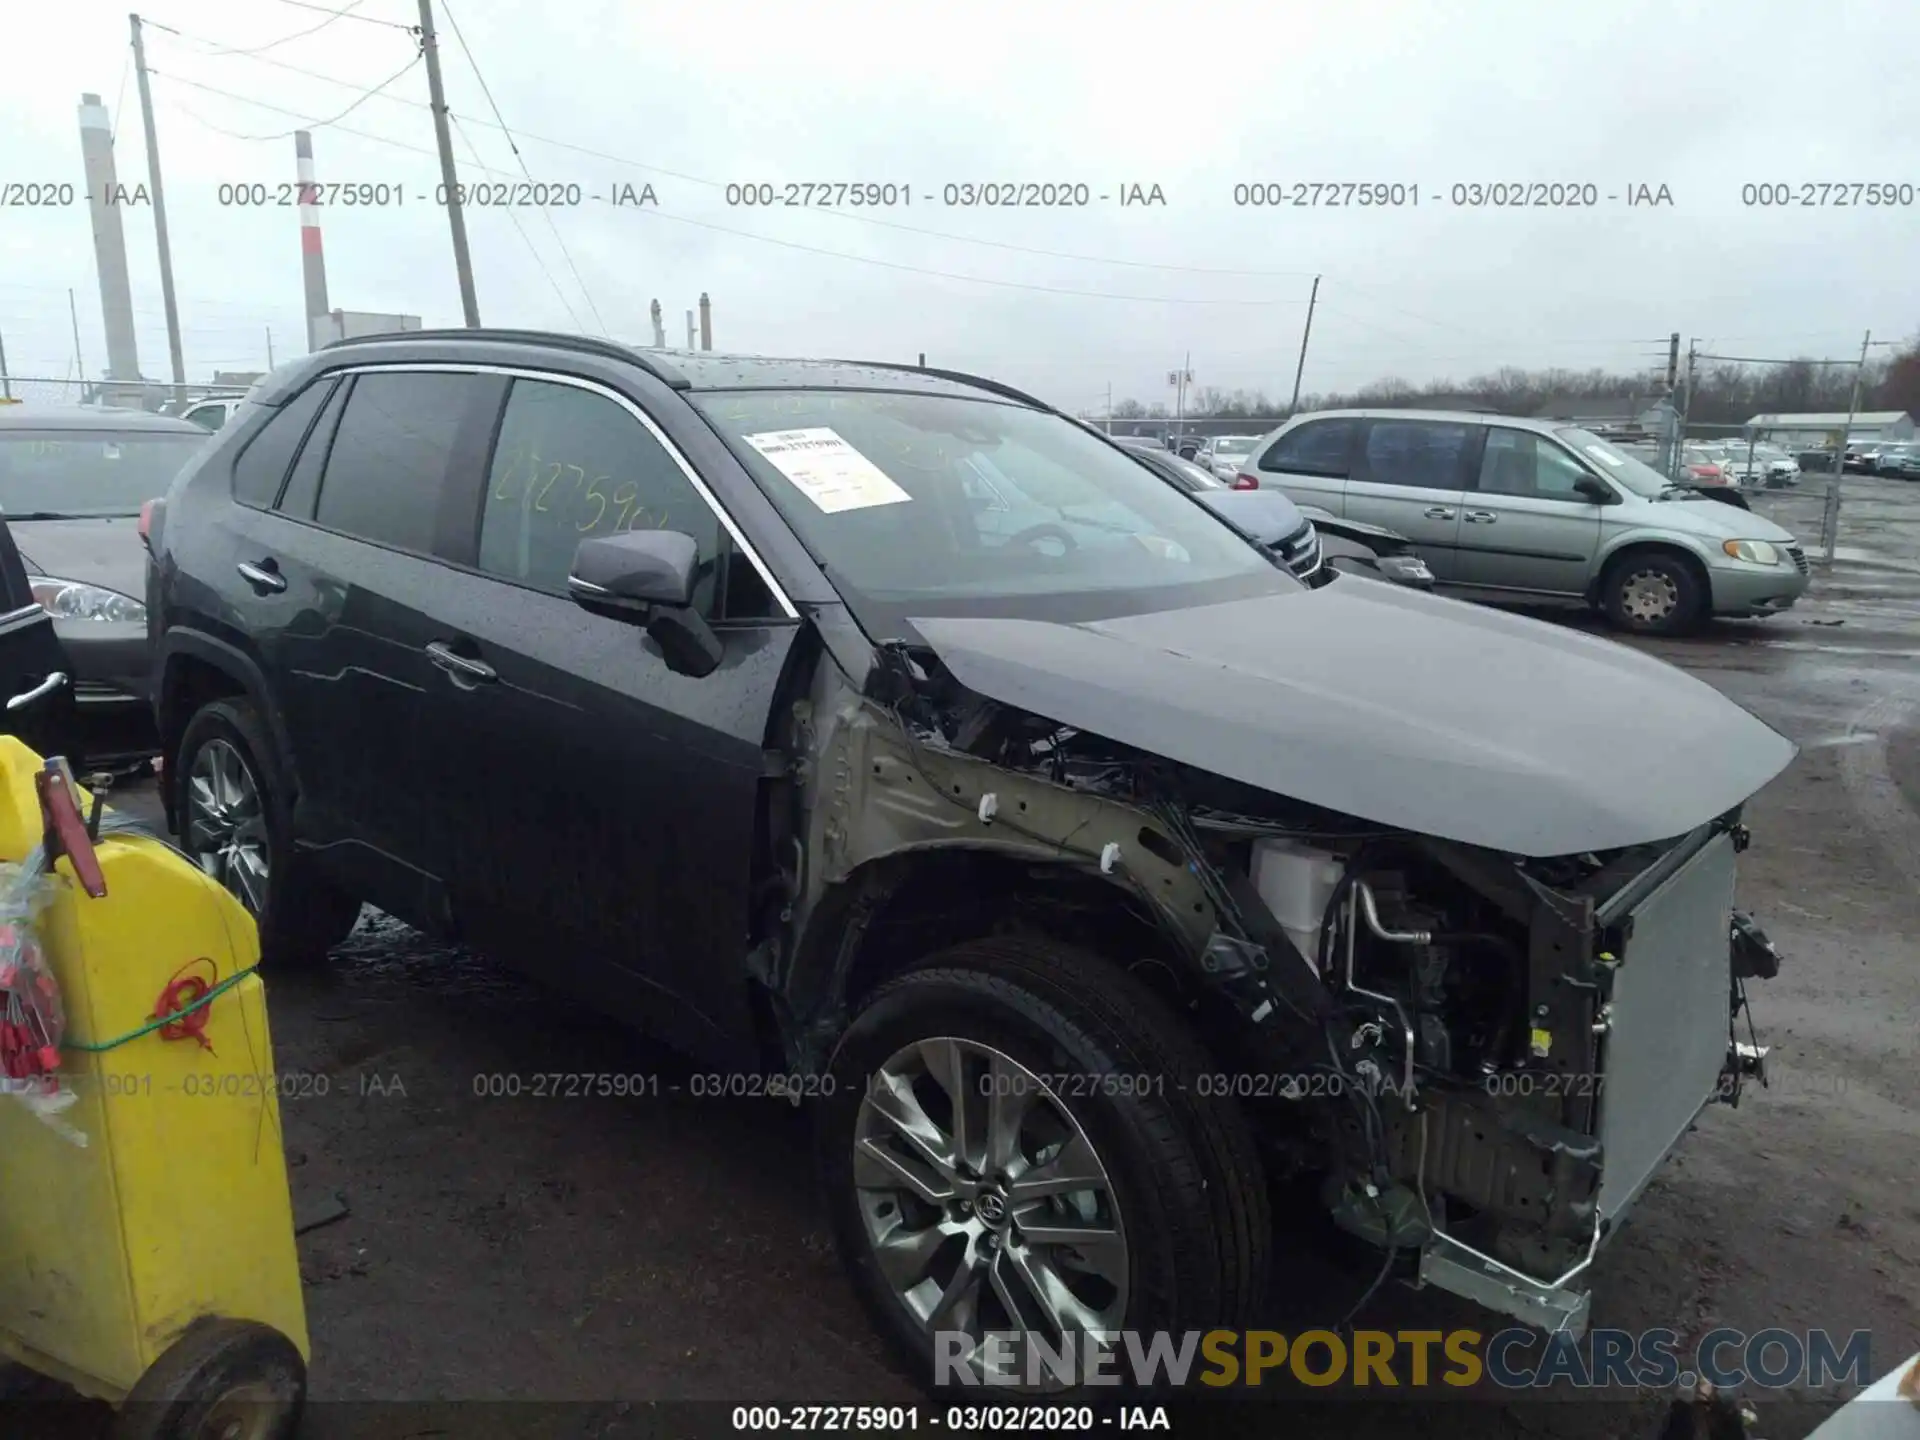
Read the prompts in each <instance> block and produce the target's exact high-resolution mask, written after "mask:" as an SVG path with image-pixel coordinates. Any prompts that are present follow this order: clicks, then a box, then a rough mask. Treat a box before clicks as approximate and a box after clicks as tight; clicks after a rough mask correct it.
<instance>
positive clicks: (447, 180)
mask: <svg viewBox="0 0 1920 1440" xmlns="http://www.w3.org/2000/svg"><path fill="white" fill-rule="evenodd" d="M420 53H421V54H422V55H424V56H425V57H426V61H427V98H428V99H429V100H430V101H432V103H433V138H434V140H435V141H436V142H437V143H438V144H439V146H440V183H441V190H442V194H443V195H444V196H445V198H446V206H447V227H448V228H449V229H450V230H452V231H453V268H454V269H455V270H456V271H458V272H459V275H460V309H461V312H462V313H463V314H465V316H466V317H467V328H468V329H469V330H474V329H478V328H479V325H480V302H479V301H478V300H476V299H474V295H473V259H472V257H471V256H469V255H468V254H467V217H466V212H465V211H464V210H462V209H461V208H460V181H459V179H458V178H457V177H456V175H455V173H454V168H453V136H452V134H451V133H450V132H449V130H448V127H447V92H446V90H445V88H444V87H443V86H442V85H441V83H440V42H439V41H438V39H436V38H435V36H434V33H433V0H420Z"/></svg>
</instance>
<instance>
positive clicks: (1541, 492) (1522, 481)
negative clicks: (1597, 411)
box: [1480, 427, 1592, 504]
mask: <svg viewBox="0 0 1920 1440" xmlns="http://www.w3.org/2000/svg"><path fill="white" fill-rule="evenodd" d="M1585 473H1586V471H1585V470H1584V469H1583V468H1582V467H1581V465H1580V463H1579V462H1578V461H1577V460H1575V459H1574V458H1573V457H1572V456H1571V455H1569V454H1568V453H1567V452H1566V451H1565V450H1563V449H1561V448H1560V447H1559V446H1558V445H1556V444H1554V443H1553V442H1552V441H1551V440H1548V439H1546V438H1545V437H1544V436H1540V435H1535V434H1533V433H1531V432H1530V431H1526V430H1503V429H1500V428H1498V427H1495V428H1494V429H1491V430H1489V431H1488V432H1487V449H1486V454H1485V455H1484V456H1482V458H1481V461H1480V489H1481V490H1483V491H1484V492H1486V493H1487V494H1489V495H1527V496H1532V497H1534V498H1535V499H1540V500H1573V501H1578V502H1580V503H1583V504H1591V503H1592V502H1591V501H1590V500H1588V499H1587V498H1586V497H1585V496H1584V495H1582V494H1580V492H1579V491H1578V490H1577V489H1575V488H1574V487H1575V484H1576V482H1577V481H1578V480H1579V479H1580V477H1581V476H1582V475H1584V474H1585Z"/></svg>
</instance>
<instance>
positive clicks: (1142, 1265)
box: [818, 938, 1270, 1390]
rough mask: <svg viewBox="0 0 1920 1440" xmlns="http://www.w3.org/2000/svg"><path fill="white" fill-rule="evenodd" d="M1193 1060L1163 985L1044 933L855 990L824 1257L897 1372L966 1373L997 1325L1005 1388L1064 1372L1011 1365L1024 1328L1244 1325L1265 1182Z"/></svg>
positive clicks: (833, 1129) (1222, 1100)
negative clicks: (896, 1361)
mask: <svg viewBox="0 0 1920 1440" xmlns="http://www.w3.org/2000/svg"><path fill="white" fill-rule="evenodd" d="M1209 1069H1210V1065H1209V1061H1208V1058H1207V1055H1206V1052H1205V1051H1204V1050H1203V1049H1202V1048H1201V1047H1200V1045H1199V1044H1198V1042H1197V1041H1196V1040H1195V1039H1194V1038H1193V1036H1192V1035H1191V1034H1190V1033H1189V1032H1188V1031H1187V1030H1186V1028H1185V1027H1184V1026H1183V1025H1182V1023H1181V1022H1180V1021H1179V1020H1178V1019H1177V1018H1176V1017H1175V1016H1174V1015H1173V1014H1172V1012H1171V1011H1169V1010H1168V1009H1167V1007H1166V1006H1165V1004H1164V1003H1163V1002H1162V1001H1161V1000H1160V999H1159V997H1158V996H1156V995H1155V994H1154V993H1153V992H1151V991H1150V990H1148V989H1147V988H1146V987H1145V986H1143V985H1141V984H1140V983H1139V982H1138V981H1136V980H1134V979H1133V978H1132V977H1131V976H1129V975H1127V974H1125V973H1124V972H1122V971H1121V970H1119V969H1118V968H1117V967H1115V966H1112V965H1110V964H1108V963H1106V962H1104V961H1102V960H1100V959H1099V958H1098V957H1096V956H1093V955H1089V954H1087V953H1086V952H1084V951H1079V950H1075V949H1072V948H1070V947H1068V946H1065V945H1060V944H1056V943H1054V942H1052V941H1049V940H1042V939H1028V938H1020V939H1016V938H996V939H989V940H978V941H971V942H968V943H967V944H964V945H959V946H956V947H954V948H953V949H950V950H947V951H944V952H941V953H940V954H938V955H935V956H932V957H930V958H929V959H928V960H926V961H925V962H923V964H922V965H921V966H919V967H917V968H915V969H913V970H911V971H909V972H907V973H906V974H904V975H901V976H899V977H897V978H895V979H893V980H891V981H888V982H887V983H886V984H884V985H882V986H881V987H880V988H879V989H878V990H876V991H875V992H874V993H873V994H872V995H871V996H870V997H869V998H868V999H867V1001H866V1003H865V1004H864V1006H863V1007H862V1009H861V1010H860V1012H859V1014H858V1016H857V1017H856V1018H855V1019H854V1021H853V1023H852V1024H851V1025H850V1026H849V1027H848V1029H847V1032H846V1034H845V1035H844V1037H843V1038H842V1040H841V1042H840V1046H839V1048H838V1050H837V1051H836V1053H835V1056H834V1060H833V1063H832V1067H831V1074H832V1078H833V1083H832V1085H831V1086H830V1087H829V1088H830V1091H831V1093H830V1094H829V1095H828V1096H827V1098H826V1103H825V1105H824V1106H823V1107H822V1110H821V1114H820V1124H819V1130H818V1139H819V1159H820V1166H821V1171H822V1175H823V1178H824V1180H825V1183H826V1191H827V1204H828V1206H829V1209H830V1212H831V1216H832V1221H833V1228H834V1235H835V1239H836V1241H837V1243H838V1245H839V1248H840V1253H841V1257H842V1259H843V1261H844V1262H845V1264H846V1266H847V1268H848V1271H849V1274H850V1276H851V1278H852V1280H853V1283H854V1287H855V1289H856V1290H857V1291H858V1292H859V1294H860V1297H861V1299H862V1301H863V1302H864V1303H865V1304H866V1306H867V1308H868V1310H869V1312H870V1313H871V1314H872V1316H873V1318H874V1320H875V1323H876V1324H877V1325H878V1327H879V1328H880V1330H881V1331H882V1333H883V1334H884V1335H885V1336H886V1337H887V1338H888V1340H889V1341H890V1342H891V1343H892V1345H893V1346H894V1348H895V1350H896V1352H897V1353H898V1354H899V1355H900V1357H901V1358H902V1360H903V1362H904V1363H905V1364H906V1366H907V1367H908V1369H909V1370H910V1372H911V1373H913V1374H915V1375H916V1376H917V1377H919V1378H920V1379H921V1380H922V1381H923V1382H929V1383H931V1385H932V1386H934V1387H935V1388H942V1389H943V1388H944V1387H946V1386H951V1385H952V1384H954V1383H956V1382H958V1383H965V1382H964V1381H961V1380H960V1379H959V1375H958V1373H957V1372H958V1369H959V1367H961V1366H964V1367H966V1368H967V1369H968V1370H969V1371H970V1372H971V1373H972V1374H973V1375H974V1376H975V1377H976V1379H977V1377H979V1376H980V1375H981V1368H982V1363H983V1348H982V1342H983V1340H984V1337H985V1336H987V1335H988V1334H992V1333H996V1332H1013V1333H1014V1335H1015V1336H1016V1338H1015V1340H1014V1341H1013V1343H1012V1347H1011V1350H1012V1354H1013V1355H1014V1356H1015V1357H1016V1358H1015V1361H1014V1365H1013V1372H1012V1373H1013V1374H1014V1376H1015V1377H1017V1378H1018V1380H1019V1381H1021V1382H1022V1383H1021V1384H1020V1385H1019V1387H1018V1388H1021V1389H1027V1388H1032V1389H1040V1390H1053V1389H1060V1388H1063V1386H1062V1385H1061V1383H1060V1382H1059V1381H1058V1380H1057V1379H1055V1378H1053V1377H1052V1376H1051V1375H1050V1373H1049V1372H1048V1370H1047V1369H1046V1368H1045V1367H1044V1366H1042V1367H1041V1368H1040V1369H1038V1370H1034V1371H1030V1370H1029V1369H1028V1364H1027V1358H1026V1356H1027V1353H1028V1352H1027V1350H1026V1344H1025V1341H1026V1340H1027V1339H1028V1338H1032V1339H1034V1340H1038V1341H1041V1342H1044V1345H1045V1348H1046V1349H1047V1350H1048V1351H1050V1352H1053V1353H1058V1352H1059V1351H1060V1350H1061V1349H1062V1341H1063V1337H1065V1336H1067V1335H1073V1336H1075V1337H1076V1339H1075V1340H1074V1342H1073V1343H1074V1344H1075V1345H1077V1346H1084V1344H1085V1340H1084V1336H1085V1334H1086V1333H1087V1332H1089V1331H1092V1332H1100V1331H1116V1330H1121V1329H1132V1330H1168V1331H1174V1332H1184V1331H1188V1330H1205V1329H1210V1328H1213V1327H1216V1326H1225V1327H1235V1326H1239V1325H1241V1324H1243V1323H1244V1322H1245V1320H1246V1319H1247V1318H1248V1317H1249V1315H1250V1314H1251V1313H1252V1312H1253V1309H1254V1307H1255V1306H1256V1305H1257V1303H1258V1301H1259V1297H1260V1292H1261V1290H1262V1288H1263V1285H1264V1281H1265V1271H1266V1265H1267V1247H1268V1243H1269V1229H1270V1217H1269V1210H1268V1197H1267V1192H1266V1183H1265V1178H1264V1175H1263V1174H1262V1171H1261V1168H1260V1164H1259V1159H1258V1156H1257V1153H1256V1151H1255V1149H1254V1144H1253V1138H1252V1135H1251V1132H1250V1131H1249V1129H1248V1127H1247V1123H1246V1120H1245V1117H1244V1116H1243V1115H1242V1114H1241V1113H1240V1111H1239V1108H1238V1107H1237V1105H1236V1104H1235V1103H1234V1102H1233V1101H1232V1100H1231V1099H1230V1098H1227V1097H1225V1096H1210V1095H1207V1094H1204V1093H1202V1092H1205V1091H1207V1090H1208V1089H1209V1088H1210V1087H1209V1086H1208V1085H1207V1084H1206V1083H1205V1081H1204V1080H1202V1079H1201V1078H1200V1077H1202V1076H1203V1075H1204V1074H1206V1073H1207V1072H1208V1071H1209ZM985 1353H991V1352H985ZM1035 1353H1036V1356H1037V1352H1035ZM1074 1364H1075V1370H1074V1373H1075V1374H1076V1375H1077V1374H1080V1373H1082V1372H1081V1371H1080V1368H1079V1365H1080V1361H1079V1356H1078V1355H1075V1357H1074ZM1004 1373H1005V1372H1003V1374H1004ZM1030 1377H1031V1378H1036V1379H1037V1380H1038V1382H1039V1383H1037V1384H1035V1385H1032V1386H1029V1385H1027V1384H1026V1383H1024V1382H1025V1381H1026V1380H1027V1379H1029V1378H1030ZM1003 1383H1004V1382H1003Z"/></svg>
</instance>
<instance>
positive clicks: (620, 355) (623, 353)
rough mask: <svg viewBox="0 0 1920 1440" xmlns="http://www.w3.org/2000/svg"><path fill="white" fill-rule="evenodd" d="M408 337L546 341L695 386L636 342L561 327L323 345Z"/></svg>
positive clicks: (431, 333) (389, 334)
mask: <svg viewBox="0 0 1920 1440" xmlns="http://www.w3.org/2000/svg"><path fill="white" fill-rule="evenodd" d="M408 340H491V341H496V342H503V343H506V344H510V345H546V346H550V347H552V348H554V349H558V350H573V351H577V352H578V353H580V354H583V355H599V356H601V357H603V358H605V359H608V360H624V361H626V362H627V363H628V364H629V365H638V366H639V367H640V368H641V369H642V370H645V371H646V372H647V373H648V374H650V375H652V376H653V377H654V378H655V379H658V380H662V381H664V382H666V383H667V384H668V385H671V386H672V387H673V388H674V389H676V390H691V389H692V388H693V382H692V381H691V380H689V379H687V377H686V376H685V375H683V374H681V373H680V372H679V371H678V370H676V369H674V367H673V366H671V365H668V364H667V363H665V362H664V361H661V360H656V359H654V358H653V357H651V356H650V355H648V354H647V352H646V351H645V350H642V349H641V348H640V347H639V346H637V345H623V344H621V343H620V342H619V341H618V340H601V339H597V338H595V337H594V336H592V335H569V334H567V333H566V332H564V331H559V330H500V329H492V328H489V327H486V326H475V327H462V328H460V329H457V330H388V331H384V332H382V333H381V334H378V335H355V336H351V337H349V338H347V339H344V340H333V341H329V342H328V343H327V344H326V345H324V346H322V347H321V348H322V349H325V350H339V349H341V348H343V347H345V346H349V345H376V344H379V343H381V342H382V341H408Z"/></svg>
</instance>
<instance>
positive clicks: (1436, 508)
mask: <svg viewBox="0 0 1920 1440" xmlns="http://www.w3.org/2000/svg"><path fill="white" fill-rule="evenodd" d="M1421 513H1422V514H1424V515H1425V516H1426V517H1427V519H1429V520H1451V519H1452V518H1453V507H1452V506H1451V505H1429V506H1428V507H1427V508H1426V509H1425V510H1424V511H1422V512H1421Z"/></svg>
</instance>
